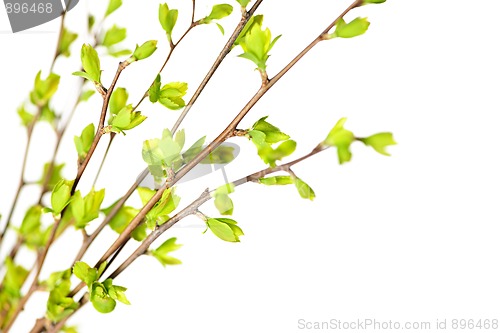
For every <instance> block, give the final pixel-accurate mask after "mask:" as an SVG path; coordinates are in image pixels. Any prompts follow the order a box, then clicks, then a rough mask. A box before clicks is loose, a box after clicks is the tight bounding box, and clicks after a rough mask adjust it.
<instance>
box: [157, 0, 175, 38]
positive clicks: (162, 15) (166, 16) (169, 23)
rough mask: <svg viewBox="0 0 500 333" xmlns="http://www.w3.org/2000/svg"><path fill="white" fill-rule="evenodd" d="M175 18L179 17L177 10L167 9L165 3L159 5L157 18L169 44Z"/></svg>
mask: <svg viewBox="0 0 500 333" xmlns="http://www.w3.org/2000/svg"><path fill="white" fill-rule="evenodd" d="M177 16H179V12H178V10H177V9H170V8H168V5H167V4H166V3H164V4H160V9H159V11H158V18H159V20H160V24H161V27H162V28H163V30H165V32H166V33H167V38H168V40H169V41H170V42H171V41H172V31H173V30H174V27H175V23H176V22H177Z"/></svg>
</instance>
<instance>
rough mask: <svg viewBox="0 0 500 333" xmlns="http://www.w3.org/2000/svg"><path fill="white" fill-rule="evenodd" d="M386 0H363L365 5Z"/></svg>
mask: <svg viewBox="0 0 500 333" xmlns="http://www.w3.org/2000/svg"><path fill="white" fill-rule="evenodd" d="M385 1H386V0H363V5H369V4H372V3H373V4H379V3H384V2H385Z"/></svg>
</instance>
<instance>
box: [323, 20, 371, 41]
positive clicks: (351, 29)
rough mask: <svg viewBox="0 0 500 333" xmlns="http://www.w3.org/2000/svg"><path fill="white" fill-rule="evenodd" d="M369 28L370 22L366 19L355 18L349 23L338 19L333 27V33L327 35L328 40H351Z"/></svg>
mask: <svg viewBox="0 0 500 333" xmlns="http://www.w3.org/2000/svg"><path fill="white" fill-rule="evenodd" d="M369 26H370V22H368V20H367V19H366V17H364V18H362V17H357V18H355V19H354V20H352V21H351V22H349V23H346V22H345V21H344V19H342V18H341V19H340V20H339V21H338V22H337V25H336V26H335V31H334V32H333V33H332V34H330V35H328V37H329V38H335V37H340V38H352V37H356V36H360V35H362V34H364V33H365V32H366V30H368V27H369Z"/></svg>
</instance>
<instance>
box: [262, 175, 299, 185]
mask: <svg viewBox="0 0 500 333" xmlns="http://www.w3.org/2000/svg"><path fill="white" fill-rule="evenodd" d="M259 183H261V184H264V185H290V184H294V179H293V178H292V177H291V176H273V177H267V178H260V179H259Z"/></svg>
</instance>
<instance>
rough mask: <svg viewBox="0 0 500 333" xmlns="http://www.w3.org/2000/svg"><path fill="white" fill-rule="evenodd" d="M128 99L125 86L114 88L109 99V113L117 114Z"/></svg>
mask: <svg viewBox="0 0 500 333" xmlns="http://www.w3.org/2000/svg"><path fill="white" fill-rule="evenodd" d="M127 100H128V92H127V89H125V88H116V89H115V90H113V93H112V94H111V98H110V100H109V112H111V114H114V115H116V114H118V112H120V111H121V110H122V109H123V108H124V107H125V106H126V105H127Z"/></svg>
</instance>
